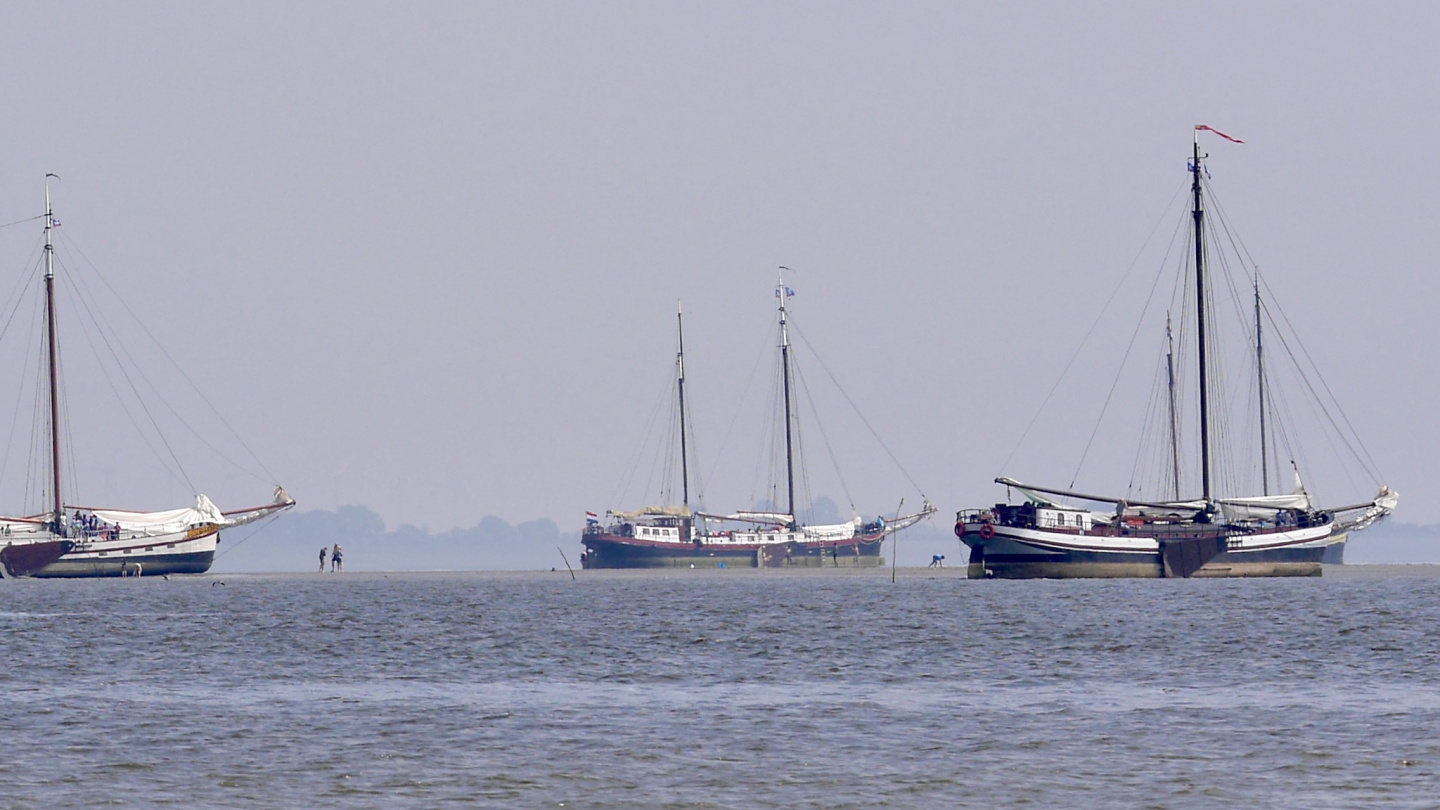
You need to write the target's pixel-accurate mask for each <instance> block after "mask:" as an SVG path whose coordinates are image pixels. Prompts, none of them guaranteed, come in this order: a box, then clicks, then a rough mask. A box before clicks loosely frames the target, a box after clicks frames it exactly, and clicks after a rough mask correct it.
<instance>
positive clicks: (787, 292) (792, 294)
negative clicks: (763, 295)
mask: <svg viewBox="0 0 1440 810" xmlns="http://www.w3.org/2000/svg"><path fill="white" fill-rule="evenodd" d="M775 297H776V298H779V297H780V288H779V287H776V288H775ZM785 297H786V298H794V297H795V291H794V290H792V289H790V288H789V287H786V288H785Z"/></svg>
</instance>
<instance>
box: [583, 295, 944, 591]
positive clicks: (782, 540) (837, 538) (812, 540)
mask: <svg viewBox="0 0 1440 810" xmlns="http://www.w3.org/2000/svg"><path fill="white" fill-rule="evenodd" d="M781 270H782V271H783V270H784V268H781ZM791 295H792V292H791V291H790V289H789V288H788V287H786V286H785V279H784V276H783V274H782V275H781V276H780V278H779V283H778V286H777V287H776V297H777V298H778V299H779V301H780V305H779V317H780V344H779V349H780V374H781V385H780V394H781V397H782V400H783V403H782V404H783V411H784V421H785V425H784V430H785V494H786V502H785V506H786V509H785V511H783V512H781V511H765V512H760V511H751V512H745V511H742V512H733V513H730V514H713V513H707V512H704V511H697V510H695V509H692V508H691V504H690V475H689V465H690V459H689V455H688V452H687V451H688V448H687V444H686V415H687V411H686V404H685V332H684V320H683V315H680V314H679V313H677V326H678V328H679V352H678V353H677V355H676V386H675V388H676V396H677V397H678V405H679V407H678V420H679V430H680V442H679V447H680V471H681V482H682V483H681V502H680V504H678V505H665V506H650V507H645V508H643V509H638V510H635V511H629V512H625V511H613V510H612V511H609V512H607V513H606V515H605V521H604V522H603V523H602V522H601V520H599V519H598V516H596V517H594V518H591V519H590V520H588V521H587V525H586V527H585V530H584V533H583V534H582V536H581V542H582V543H583V544H584V545H585V553H584V555H583V556H582V557H581V562H582V563H583V565H584V566H585V567H586V568H666V567H784V566H806V567H822V566H835V567H841V566H852V567H865V566H878V565H880V564H881V563H882V562H883V559H882V558H881V556H880V552H881V547H882V545H883V544H884V541H885V538H886V537H887V536H889V535H890V534H893V533H894V532H896V531H899V530H900V529H903V528H906V527H908V526H913V525H914V524H916V523H918V522H920V521H921V520H924V519H925V518H927V517H929V516H930V515H932V514H934V512H935V507H933V506H931V505H930V504H929V502H928V501H927V502H925V503H924V505H923V506H922V507H921V509H920V510H919V511H917V512H914V513H912V514H908V515H900V514H897V515H896V516H895V517H894V518H892V519H890V520H886V519H884V518H879V517H877V518H876V519H874V520H872V521H869V522H867V521H865V520H863V519H862V518H860V517H859V516H858V515H857V516H855V517H854V518H852V519H851V520H849V521H846V522H844V523H835V524H824V525H815V524H802V523H801V522H800V521H799V520H797V513H796V508H795V507H796V504H795V441H794V436H793V434H792V428H793V423H794V413H793V410H792V405H793V397H792V394H791V382H792V381H791V365H790V364H791V362H792V358H791V347H790V333H789V325H788V320H787V317H786V301H787V300H788V299H789V298H790V296H791Z"/></svg>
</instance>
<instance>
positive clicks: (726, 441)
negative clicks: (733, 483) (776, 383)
mask: <svg viewBox="0 0 1440 810" xmlns="http://www.w3.org/2000/svg"><path fill="white" fill-rule="evenodd" d="M768 343H769V339H768V338H767V339H766V344H768ZM769 353H770V350H769V349H768V348H765V349H762V350H761V351H759V352H756V354H755V365H753V366H751V367H750V376H749V377H747V378H746V379H745V388H744V389H743V390H741V392H740V402H739V404H737V405H736V406H735V414H734V415H733V416H731V417H730V426H729V427H728V428H726V429H725V436H724V438H722V439H721V440H720V449H719V450H717V451H716V452H715V460H714V461H712V462H711V463H710V464H711V466H710V474H711V475H714V474H715V472H716V470H718V469H719V466H720V459H721V458H723V457H724V455H725V448H726V447H728V446H729V445H730V435H731V434H732V433H733V432H734V431H735V424H736V423H737V422H739V421H740V413H741V412H742V411H743V410H744V409H745V401H746V400H747V399H748V398H749V397H750V387H751V386H752V385H754V383H755V375H756V374H757V373H758V372H759V371H760V363H761V362H762V361H763V360H764V359H765V355H767V354H769Z"/></svg>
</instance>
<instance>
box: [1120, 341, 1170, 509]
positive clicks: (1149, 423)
mask: <svg viewBox="0 0 1440 810" xmlns="http://www.w3.org/2000/svg"><path fill="white" fill-rule="evenodd" d="M1164 361H1165V353H1164V352H1161V354H1160V356H1159V357H1158V358H1156V360H1155V370H1154V372H1152V373H1151V375H1150V396H1149V397H1148V398H1147V400H1146V406H1145V422H1144V424H1143V425H1142V426H1141V428H1140V439H1139V441H1138V442H1136V445H1135V460H1134V461H1133V462H1131V466H1130V482H1129V483H1128V484H1127V485H1126V487H1125V488H1126V491H1127V492H1128V493H1131V494H1132V495H1133V493H1134V490H1135V481H1136V479H1137V478H1139V479H1140V480H1141V481H1142V482H1143V481H1144V480H1145V477H1148V476H1149V469H1148V466H1147V468H1146V469H1144V470H1143V472H1142V465H1144V464H1145V461H1144V459H1145V458H1147V457H1148V456H1150V455H1153V445H1154V443H1155V442H1156V441H1157V440H1156V439H1155V436H1154V434H1155V433H1157V432H1160V428H1159V426H1158V425H1157V424H1155V423H1156V422H1157V421H1158V420H1159V417H1158V416H1156V414H1158V413H1159V412H1160V410H1161V408H1162V402H1161V398H1160V397H1161V395H1160V392H1161V390H1162V388H1165V390H1166V391H1167V392H1168V387H1165V386H1164V384H1163V383H1162V382H1161V381H1162V380H1163V379H1164V377H1165V375H1164V373H1163V372H1164V369H1165V365H1164ZM1147 451H1150V452H1147ZM1142 476H1143V477H1142ZM1163 483H1164V482H1162V484H1163ZM1142 487H1143V483H1142Z"/></svg>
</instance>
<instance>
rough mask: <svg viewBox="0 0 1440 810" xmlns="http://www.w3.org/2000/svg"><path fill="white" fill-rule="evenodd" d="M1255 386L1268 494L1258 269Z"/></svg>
mask: <svg viewBox="0 0 1440 810" xmlns="http://www.w3.org/2000/svg"><path fill="white" fill-rule="evenodd" d="M1255 388H1256V390H1257V391H1258V392H1259V394H1260V481H1261V484H1262V486H1263V487H1264V490H1263V492H1262V493H1261V494H1263V495H1269V494H1270V460H1269V454H1268V452H1267V450H1266V447H1265V349H1264V345H1263V344H1262V343H1261V341H1260V271H1259V270H1256V271H1255Z"/></svg>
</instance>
